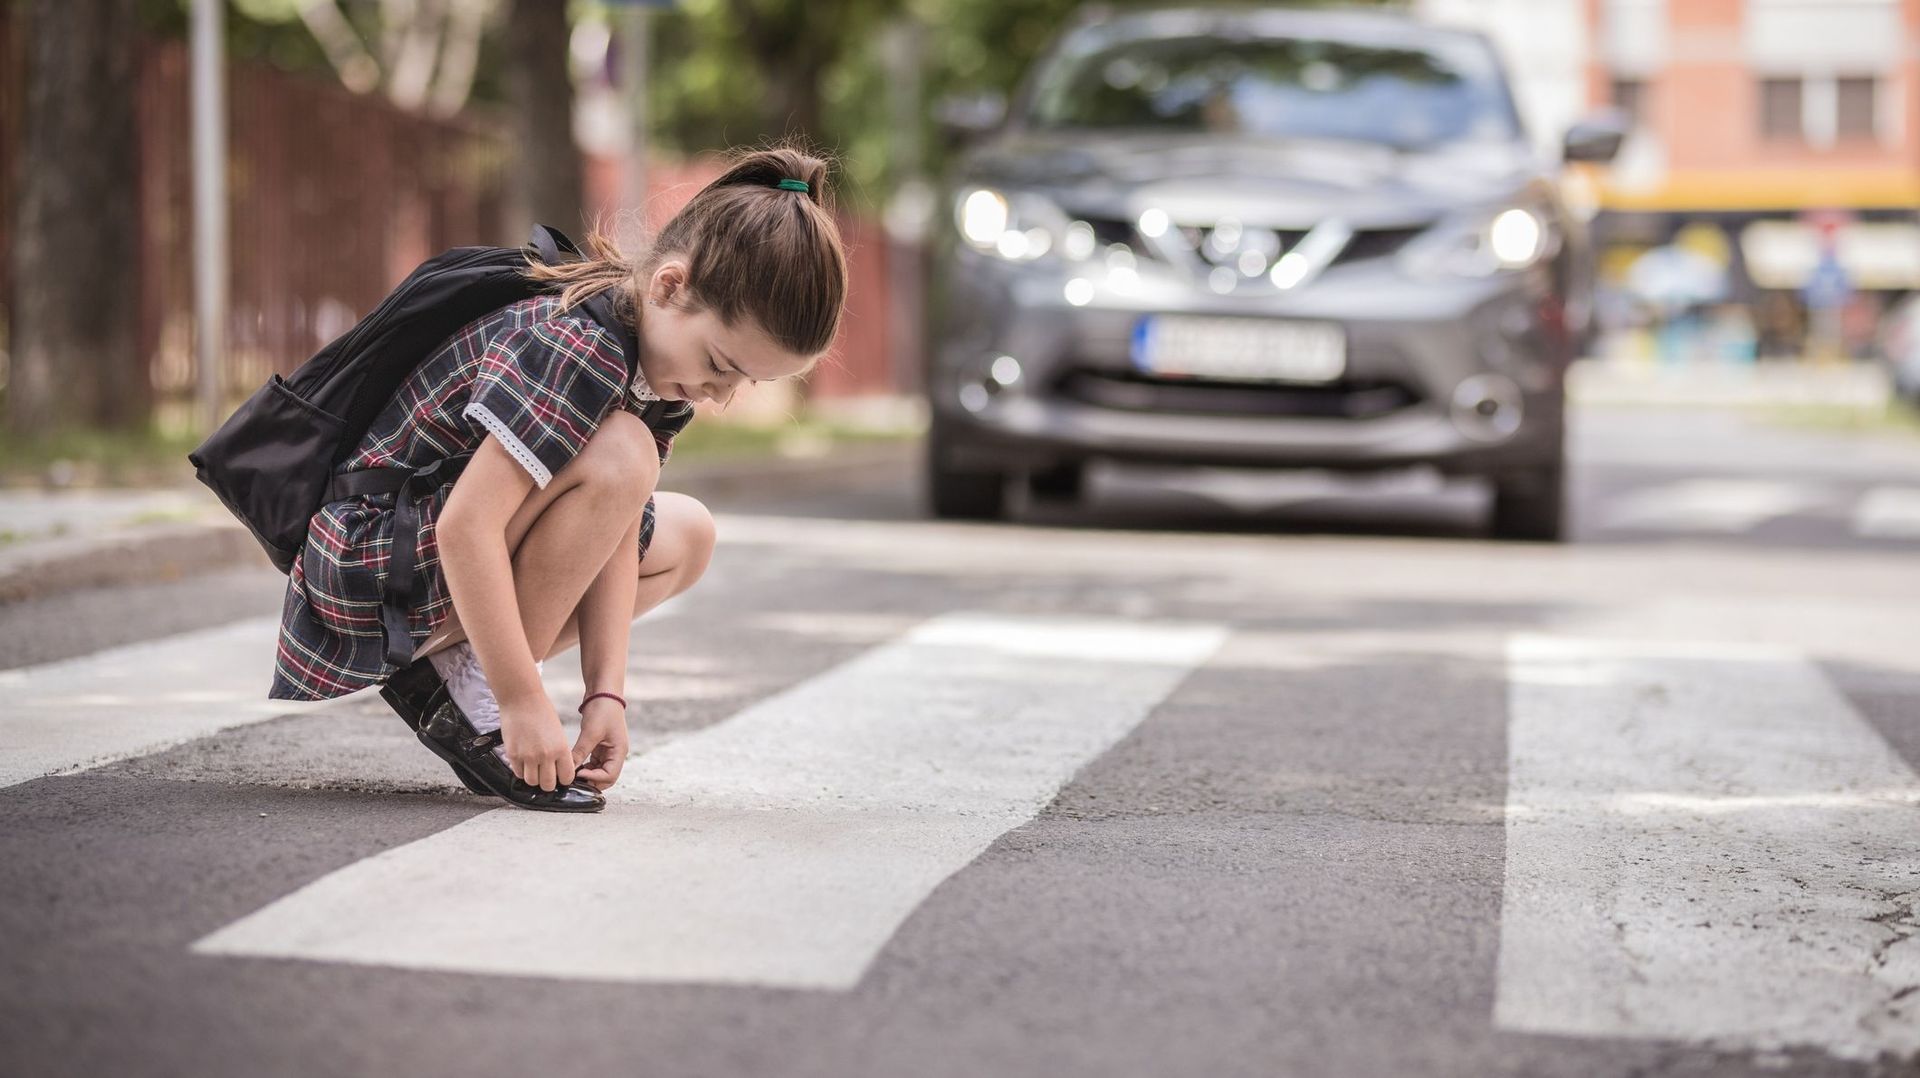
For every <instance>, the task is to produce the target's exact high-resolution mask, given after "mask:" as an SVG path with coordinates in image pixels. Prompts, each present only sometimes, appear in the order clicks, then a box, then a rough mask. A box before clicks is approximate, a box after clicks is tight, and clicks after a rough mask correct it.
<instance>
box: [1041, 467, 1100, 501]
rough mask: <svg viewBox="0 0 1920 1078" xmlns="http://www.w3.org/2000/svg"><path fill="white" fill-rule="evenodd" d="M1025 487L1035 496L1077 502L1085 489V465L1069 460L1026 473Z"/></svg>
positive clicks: (1050, 499) (1049, 499)
mask: <svg viewBox="0 0 1920 1078" xmlns="http://www.w3.org/2000/svg"><path fill="white" fill-rule="evenodd" d="M1027 489H1028V490H1030V491H1032V492H1033V496H1034V497H1036V498H1042V499H1045V500H1047V501H1054V502H1077V501H1079V500H1080V496H1081V495H1082V494H1085V493H1086V490H1087V466H1086V464H1084V463H1083V462H1081V461H1077V460H1069V461H1062V462H1061V463H1059V464H1055V465H1054V466H1052V467H1051V468H1041V469H1038V470H1036V471H1033V472H1029V473H1027Z"/></svg>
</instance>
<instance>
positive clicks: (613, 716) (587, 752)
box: [573, 696, 627, 790]
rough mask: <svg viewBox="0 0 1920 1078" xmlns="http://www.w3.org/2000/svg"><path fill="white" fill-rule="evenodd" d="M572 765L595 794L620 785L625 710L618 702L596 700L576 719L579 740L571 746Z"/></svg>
mask: <svg viewBox="0 0 1920 1078" xmlns="http://www.w3.org/2000/svg"><path fill="white" fill-rule="evenodd" d="M573 762H574V764H575V765H576V766H577V767H579V771H578V772H576V774H577V775H578V777H579V778H582V779H585V780H586V781H587V782H589V783H591V784H592V785H593V788H594V789H596V790H605V789H606V788H607V787H609V786H612V785H613V784H614V783H616V782H618V781H620V769H621V768H623V767H625V766H626V764H627V709H626V708H624V707H622V706H620V701H618V700H611V699H608V698H607V697H604V696H600V697H596V698H594V699H592V700H589V701H588V702H587V708H586V711H585V712H584V713H582V714H581V716H580V739H579V740H578V741H575V742H574V743H573Z"/></svg>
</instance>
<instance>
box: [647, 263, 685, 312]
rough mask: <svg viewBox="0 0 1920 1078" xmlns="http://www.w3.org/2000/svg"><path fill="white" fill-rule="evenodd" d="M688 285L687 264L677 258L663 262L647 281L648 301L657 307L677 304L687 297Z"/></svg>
mask: <svg viewBox="0 0 1920 1078" xmlns="http://www.w3.org/2000/svg"><path fill="white" fill-rule="evenodd" d="M686 286H687V264H686V263H685V262H682V261H680V260H679V259H677V258H676V259H672V260H669V261H667V262H663V263H661V265H660V268H659V269H656V270H654V271H653V278H652V280H650V281H648V282H647V302H648V303H651V304H653V305H654V306H656V307H658V306H661V305H663V304H664V305H666V306H670V307H671V306H677V305H678V301H679V300H682V299H684V298H685V292H686Z"/></svg>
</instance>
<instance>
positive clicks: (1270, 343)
mask: <svg viewBox="0 0 1920 1078" xmlns="http://www.w3.org/2000/svg"><path fill="white" fill-rule="evenodd" d="M988 113H989V114H988V116H987V117H986V118H985V119H984V120H982V119H975V120H973V121H964V120H955V119H953V118H952V116H951V115H950V116H949V117H948V122H949V126H950V127H954V128H961V129H966V130H968V131H970V132H971V133H972V134H973V135H975V136H978V141H977V142H976V143H975V144H974V145H972V146H971V147H969V148H968V149H967V150H966V152H965V153H964V154H963V155H962V156H961V158H960V163H959V166H958V167H957V169H956V170H955V171H954V173H953V175H952V177H951V180H950V182H949V184H948V185H947V187H946V190H945V191H944V192H943V195H944V197H945V199H946V201H947V204H948V205H949V206H950V207H951V210H952V217H951V223H950V225H948V226H946V227H943V228H941V229H940V230H938V234H937V236H936V239H935V246H934V257H933V271H934V287H933V291H932V305H931V312H930V318H929V329H930V333H931V337H930V340H929V347H928V348H927V350H926V351H927V355H928V357H929V370H928V371H927V379H926V385H927V391H928V394H929V397H930V401H931V414H932V430H931V432H930V437H929V439H928V455H927V479H928V483H927V488H928V492H929V497H930V501H931V506H932V509H933V511H934V513H935V514H937V515H939V516H943V517H956V518H976V519H980V518H993V517H997V516H1000V515H1002V514H1003V513H1004V511H1005V509H1006V506H1007V502H1006V499H1007V495H1008V487H1009V484H1010V483H1012V482H1025V483H1027V484H1029V485H1030V487H1031V489H1032V490H1033V491H1034V492H1035V493H1036V494H1038V495H1042V496H1053V497H1071V496H1073V495H1075V494H1077V493H1078V491H1079V490H1080V488H1081V485H1082V479H1083V474H1084V467H1085V464H1086V462H1087V461H1089V460H1093V459H1097V458H1105V459H1115V460H1133V461H1151V462H1186V463H1194V464H1211V465H1223V466H1245V467H1258V468H1275V467H1296V468H1325V469H1384V468H1399V467H1407V466H1414V465H1431V466H1434V467H1437V468H1438V469H1439V470H1441V471H1442V472H1444V473H1447V474H1452V475H1470V476H1484V477H1487V478H1488V479H1490V480H1491V481H1492V482H1493V484H1494V492H1495V497H1494V510H1493V525H1494V530H1495V531H1496V533H1498V534H1500V535H1504V536H1510V537H1516V538H1528V539H1545V540H1552V539H1558V538H1559V537H1560V535H1561V531H1562V519H1563V510H1562V500H1563V493H1562V492H1563V473H1564V468H1565V465H1564V454H1563V451H1562V446H1563V440H1564V430H1563V386H1564V382H1565V375H1566V369H1567V366H1568V364H1569V362H1570V361H1571V359H1572V357H1573V355H1574V353H1575V350H1576V342H1577V341H1578V340H1579V338H1580V336H1581V334H1582V333H1583V331H1584V328H1585V324H1586V320H1587V317H1588V313H1589V310H1590V303H1589V300H1588V296H1587V292H1588V284H1589V280H1588V278H1589V274H1588V272H1587V270H1586V268H1585V266H1586V257H1585V254H1586V252H1585V250H1584V247H1585V239H1584V236H1583V234H1582V232H1581V230H1580V228H1579V226H1578V223H1577V222H1576V221H1575V220H1573V219H1572V218H1570V217H1569V215H1568V213H1567V212H1566V210H1565V208H1564V207H1563V206H1562V204H1561V202H1560V200H1559V197H1558V194H1557V190H1556V184H1555V181H1554V172H1555V170H1556V169H1557V168H1558V167H1559V162H1557V161H1542V160H1540V159H1539V156H1538V155H1537V154H1536V153H1534V152H1533V150H1532V149H1531V148H1530V146H1529V143H1528V141H1527V139H1526V137H1525V133H1524V132H1523V130H1522V128H1521V123H1520V119H1519V116H1518V114H1517V113H1516V111H1515V108H1514V105H1513V101H1512V98H1511V96H1510V94H1509V91H1508V87H1507V82H1506V79H1505V76H1504V74H1503V72H1502V70H1501V66H1500V62H1499V59H1498V57H1497V56H1496V55H1495V53H1494V51H1493V49H1492V47H1491V46H1490V45H1489V44H1488V42H1487V41H1486V40H1485V39H1484V38H1482V37H1480V36H1478V35H1474V34H1469V33H1461V32H1451V31H1443V30H1439V29H1435V28H1433V27H1431V26H1428V25H1425V24H1422V23H1420V22H1418V21H1414V20H1412V19H1410V18H1407V17H1403V16H1398V15H1391V14H1380V13H1360V12H1327V11H1317V12H1316V11H1297V10H1261V9H1255V10H1247V9H1207V8H1181V9H1154V10H1145V11H1140V10H1135V11H1130V12H1129V13H1127V14H1125V15H1106V14H1104V13H1103V14H1098V15H1094V16H1091V17H1083V18H1082V19H1081V21H1079V22H1078V23H1077V24H1076V25H1074V26H1072V27H1070V28H1069V29H1068V30H1067V31H1066V32H1065V33H1063V34H1062V36H1061V37H1060V39H1059V40H1058V41H1057V42H1056V43H1055V44H1054V46H1053V47H1052V48H1051V49H1050V50H1049V51H1048V53H1047V54H1046V55H1045V56H1044V57H1043V58H1042V59H1041V60H1040V61H1039V62H1038V64H1037V65H1036V66H1035V68H1034V70H1032V71H1030V72H1029V73H1028V75H1027V78H1026V79H1025V80H1024V82H1023V83H1022V86H1021V89H1020V91H1019V93H1018V94H1017V96H1016V97H1015V99H1014V104H1013V107H1012V108H1010V109H1004V110H1003V109H999V108H997V106H993V105H991V104H990V105H989V110H988ZM1620 137H1621V128H1620V126H1619V125H1618V124H1617V123H1616V122H1614V121H1613V120H1612V119H1611V118H1609V117H1598V118H1596V119H1595V120H1593V121H1591V122H1589V123H1586V124H1582V125H1579V126H1576V127H1575V128H1574V129H1573V130H1572V131H1570V132H1569V133H1568V135H1567V139H1566V144H1565V152H1564V156H1565V158H1566V159H1568V160H1605V159H1607V158H1609V157H1611V156H1612V155H1613V153H1614V151H1615V150H1616V149H1617V148H1618V145H1619V142H1620Z"/></svg>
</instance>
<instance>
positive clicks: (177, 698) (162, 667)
mask: <svg viewBox="0 0 1920 1078" xmlns="http://www.w3.org/2000/svg"><path fill="white" fill-rule="evenodd" d="M278 630H279V620H278V619H276V618H253V619H249V620H247V621H240V622H235V623H233V624H231V625H223V626H220V627H218V628H213V629H206V630H203V631H200V632H192V633H183V634H181V635H178V636H171V637H167V638H165V639H162V640H155V641H149V642H146V643H141V644H134V645H131V646H128V647H122V648H114V649H112V650H110V651H103V652H98V653H96V654H93V655H88V656H85V657H83V658H78V659H70V660H67V661H64V662H57V663H48V664H46V665H43V666H29V667H23V668H20V669H16V670H5V671H0V746H4V748H5V750H6V751H4V752H0V786H11V785H13V784H15V783H19V782H26V781H27V780H29V779H36V778H39V777H41V776H42V775H54V774H67V773H70V772H73V771H79V770H84V769H86V768H89V767H97V766H99V765H101V764H105V763H110V762H112V761H114V760H120V759H125V758H127V757H130V756H140V755H144V754H146V753H151V752H158V751H160V750H161V749H165V748H168V747H170V746H172V745H177V744H180V743H182V742H185V741H191V740H193V739H194V738H198V737H205V736H206V735H208V734H212V733H217V732H218V731H221V730H224V729H227V728H229V727H232V726H242V725H245V724H247V723H254V722H261V721H264V720H266V719H270V718H273V717H274V716H276V715H288V714H294V713H298V712H301V711H306V710H312V709H315V708H318V707H324V706H326V705H325V704H324V703H322V704H312V703H295V702H290V701H286V700H269V699H267V684H268V682H269V681H270V680H271V675H272V671H273V650H274V642H275V639H276V636H277V633H278Z"/></svg>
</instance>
